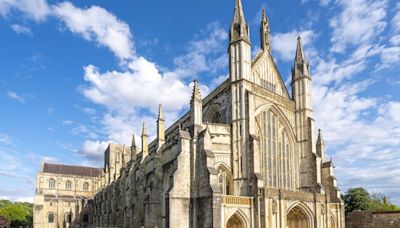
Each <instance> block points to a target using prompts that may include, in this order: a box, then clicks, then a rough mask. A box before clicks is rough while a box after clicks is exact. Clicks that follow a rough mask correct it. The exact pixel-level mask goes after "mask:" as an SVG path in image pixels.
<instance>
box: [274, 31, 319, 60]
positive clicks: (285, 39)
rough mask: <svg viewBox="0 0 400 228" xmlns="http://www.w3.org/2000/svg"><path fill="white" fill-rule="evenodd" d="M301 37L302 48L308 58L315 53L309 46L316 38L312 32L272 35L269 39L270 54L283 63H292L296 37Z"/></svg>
mask: <svg viewBox="0 0 400 228" xmlns="http://www.w3.org/2000/svg"><path fill="white" fill-rule="evenodd" d="M298 36H301V38H302V39H301V40H302V44H303V47H304V48H305V49H306V51H307V55H308V58H310V57H312V55H311V54H313V53H314V52H315V50H314V49H313V47H312V46H311V44H312V43H313V41H314V40H315V39H316V38H317V34H316V33H315V32H314V31H312V30H305V31H297V30H294V31H291V32H288V33H274V34H272V37H271V45H272V52H273V53H274V54H276V55H277V56H276V57H277V58H278V59H280V60H283V61H294V56H295V52H296V43H297V37H298Z"/></svg>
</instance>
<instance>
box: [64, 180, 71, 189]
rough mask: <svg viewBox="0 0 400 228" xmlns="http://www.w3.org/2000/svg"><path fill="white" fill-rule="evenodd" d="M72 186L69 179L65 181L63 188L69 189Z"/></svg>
mask: <svg viewBox="0 0 400 228" xmlns="http://www.w3.org/2000/svg"><path fill="white" fill-rule="evenodd" d="M71 188H72V183H71V181H67V182H65V189H67V190H70V189H71Z"/></svg>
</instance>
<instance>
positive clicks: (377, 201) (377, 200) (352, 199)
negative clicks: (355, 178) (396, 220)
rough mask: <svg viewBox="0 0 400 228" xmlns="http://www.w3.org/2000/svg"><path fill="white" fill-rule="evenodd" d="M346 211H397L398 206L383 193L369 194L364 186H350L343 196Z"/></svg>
mask: <svg viewBox="0 0 400 228" xmlns="http://www.w3.org/2000/svg"><path fill="white" fill-rule="evenodd" d="M343 200H344V202H345V209H346V213H349V212H352V211H354V210H369V211H398V210H400V207H398V206H396V205H394V204H392V203H390V201H389V199H388V197H386V196H385V195H384V194H383V193H372V194H369V193H368V192H367V191H366V190H365V189H364V188H351V189H349V190H348V191H347V192H346V194H345V195H344V196H343Z"/></svg>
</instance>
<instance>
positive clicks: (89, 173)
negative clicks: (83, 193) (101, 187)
mask: <svg viewBox="0 0 400 228" xmlns="http://www.w3.org/2000/svg"><path fill="white" fill-rule="evenodd" d="M101 171H102V169H101V168H93V167H85V166H74V165H63V164H49V163H44V164H43V172H44V173H55V174H65V175H74V176H83V177H98V176H100V174H101Z"/></svg>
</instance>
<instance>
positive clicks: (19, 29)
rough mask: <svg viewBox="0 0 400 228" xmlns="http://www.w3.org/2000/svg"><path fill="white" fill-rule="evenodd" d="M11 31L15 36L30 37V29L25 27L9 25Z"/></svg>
mask: <svg viewBox="0 0 400 228" xmlns="http://www.w3.org/2000/svg"><path fill="white" fill-rule="evenodd" d="M11 29H12V30H13V31H14V32H15V33H17V34H25V35H29V36H32V31H31V29H30V28H28V27H26V26H23V25H18V24H13V25H11Z"/></svg>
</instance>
